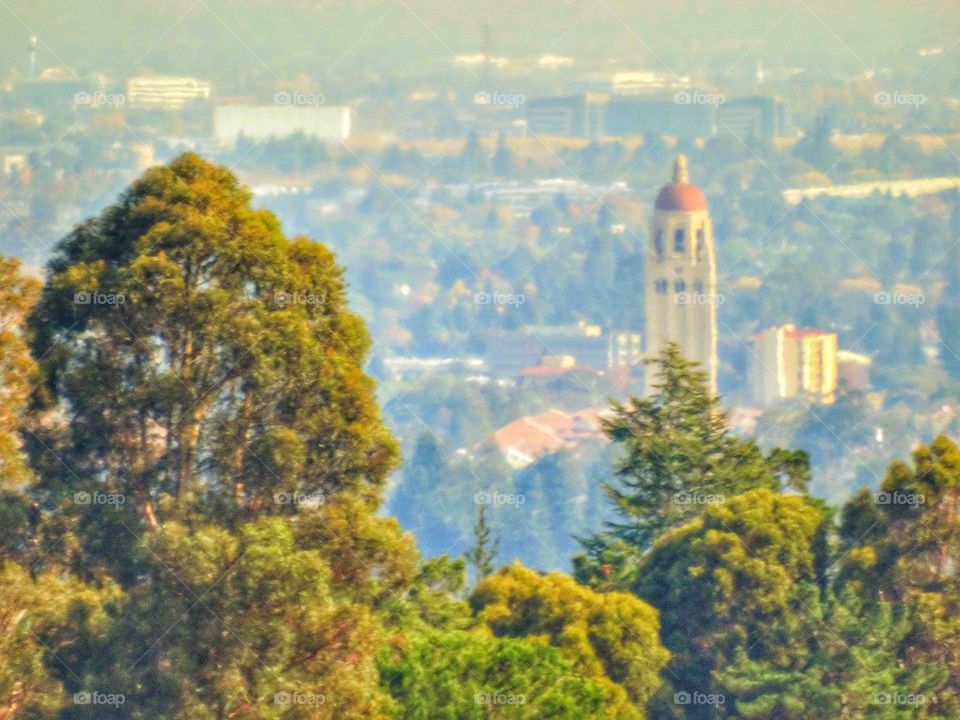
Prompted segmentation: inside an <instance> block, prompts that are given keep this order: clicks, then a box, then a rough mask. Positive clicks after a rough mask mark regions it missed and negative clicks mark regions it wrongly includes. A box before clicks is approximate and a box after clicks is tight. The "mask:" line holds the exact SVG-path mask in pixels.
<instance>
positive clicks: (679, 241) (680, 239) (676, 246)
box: [673, 228, 686, 253]
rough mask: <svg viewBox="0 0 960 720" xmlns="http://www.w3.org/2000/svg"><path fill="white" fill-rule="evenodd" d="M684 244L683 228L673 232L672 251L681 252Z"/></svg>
mask: <svg viewBox="0 0 960 720" xmlns="http://www.w3.org/2000/svg"><path fill="white" fill-rule="evenodd" d="M685 246H686V238H685V237H684V234H683V228H681V229H679V230H677V231H676V232H674V233H673V251H674V252H678V253H682V252H683V249H684V247H685Z"/></svg>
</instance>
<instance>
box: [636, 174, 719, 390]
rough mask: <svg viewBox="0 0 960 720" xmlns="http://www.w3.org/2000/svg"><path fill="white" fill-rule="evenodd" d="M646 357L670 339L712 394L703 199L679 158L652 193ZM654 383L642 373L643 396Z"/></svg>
mask: <svg viewBox="0 0 960 720" xmlns="http://www.w3.org/2000/svg"><path fill="white" fill-rule="evenodd" d="M646 284H647V287H646V299H647V317H646V356H647V357H648V358H655V357H657V356H658V355H659V354H660V351H661V349H662V348H663V346H664V345H666V343H668V342H669V341H671V340H672V341H675V342H676V343H678V344H679V345H680V350H681V352H682V354H683V356H684V357H685V358H686V359H688V360H693V361H695V362H697V363H699V364H700V369H701V370H703V371H704V372H705V373H706V374H707V384H708V387H709V390H710V392H711V393H712V394H714V395H715V394H716V392H717V366H718V361H717V306H718V305H719V304H720V303H721V302H722V298H721V297H720V296H719V295H718V294H717V264H716V257H715V255H714V248H713V228H712V226H711V224H710V213H709V211H708V209H707V198H706V197H705V196H704V194H703V192H702V191H701V190H700V188H698V187H697V186H696V185H693V184H691V183H690V180H689V175H688V170H687V158H686V156H684V155H678V156H677V159H676V161H675V162H674V164H673V182H670V183H667V184H666V185H664V186H663V189H661V190H660V194H659V195H657V202H656V205H655V207H654V213H653V223H652V225H651V228H650V247H649V250H648V253H647V277H646ZM655 382H656V372H655V368H653V367H649V368H648V372H647V380H646V387H647V394H650V393H651V392H652V389H653V384H654V383H655Z"/></svg>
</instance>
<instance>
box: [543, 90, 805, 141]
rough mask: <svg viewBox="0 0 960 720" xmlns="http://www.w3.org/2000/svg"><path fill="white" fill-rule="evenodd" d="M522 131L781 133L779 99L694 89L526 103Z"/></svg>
mask: <svg viewBox="0 0 960 720" xmlns="http://www.w3.org/2000/svg"><path fill="white" fill-rule="evenodd" d="M525 108H526V120H527V133H528V134H529V135H547V136H556V137H575V138H599V137H618V136H627V135H654V136H658V137H659V136H661V135H672V136H683V137H713V136H714V135H718V134H726V133H730V134H733V135H736V136H737V137H740V138H747V137H751V136H756V137H761V138H773V137H776V136H778V135H783V134H784V132H785V129H786V126H787V112H786V106H785V105H784V103H783V101H781V100H779V99H777V98H775V97H771V96H766V95H751V96H742V97H725V96H723V95H719V94H708V93H702V92H700V91H697V90H690V89H684V90H678V91H676V92H673V93H671V94H668V95H659V94H658V95H610V94H607V93H580V94H574V95H561V96H555V97H543V98H534V99H530V100H527V102H526V103H525Z"/></svg>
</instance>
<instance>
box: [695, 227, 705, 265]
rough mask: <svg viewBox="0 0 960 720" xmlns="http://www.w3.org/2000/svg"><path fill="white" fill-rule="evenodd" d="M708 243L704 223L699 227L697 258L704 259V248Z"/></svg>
mask: <svg viewBox="0 0 960 720" xmlns="http://www.w3.org/2000/svg"><path fill="white" fill-rule="evenodd" d="M705 243H706V231H705V230H704V229H703V225H701V226H700V227H699V228H697V260H703V249H704V245H705Z"/></svg>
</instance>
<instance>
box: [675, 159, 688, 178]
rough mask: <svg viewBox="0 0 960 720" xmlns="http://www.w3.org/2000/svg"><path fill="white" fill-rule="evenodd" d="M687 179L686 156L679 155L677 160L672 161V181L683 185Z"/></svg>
mask: <svg viewBox="0 0 960 720" xmlns="http://www.w3.org/2000/svg"><path fill="white" fill-rule="evenodd" d="M688 179H689V175H688V173H687V156H686V155H684V154H683V153H681V154H679V155H677V159H676V160H674V161H673V181H674V182H678V183H679V182H684V183H685V182H687V181H688Z"/></svg>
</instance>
